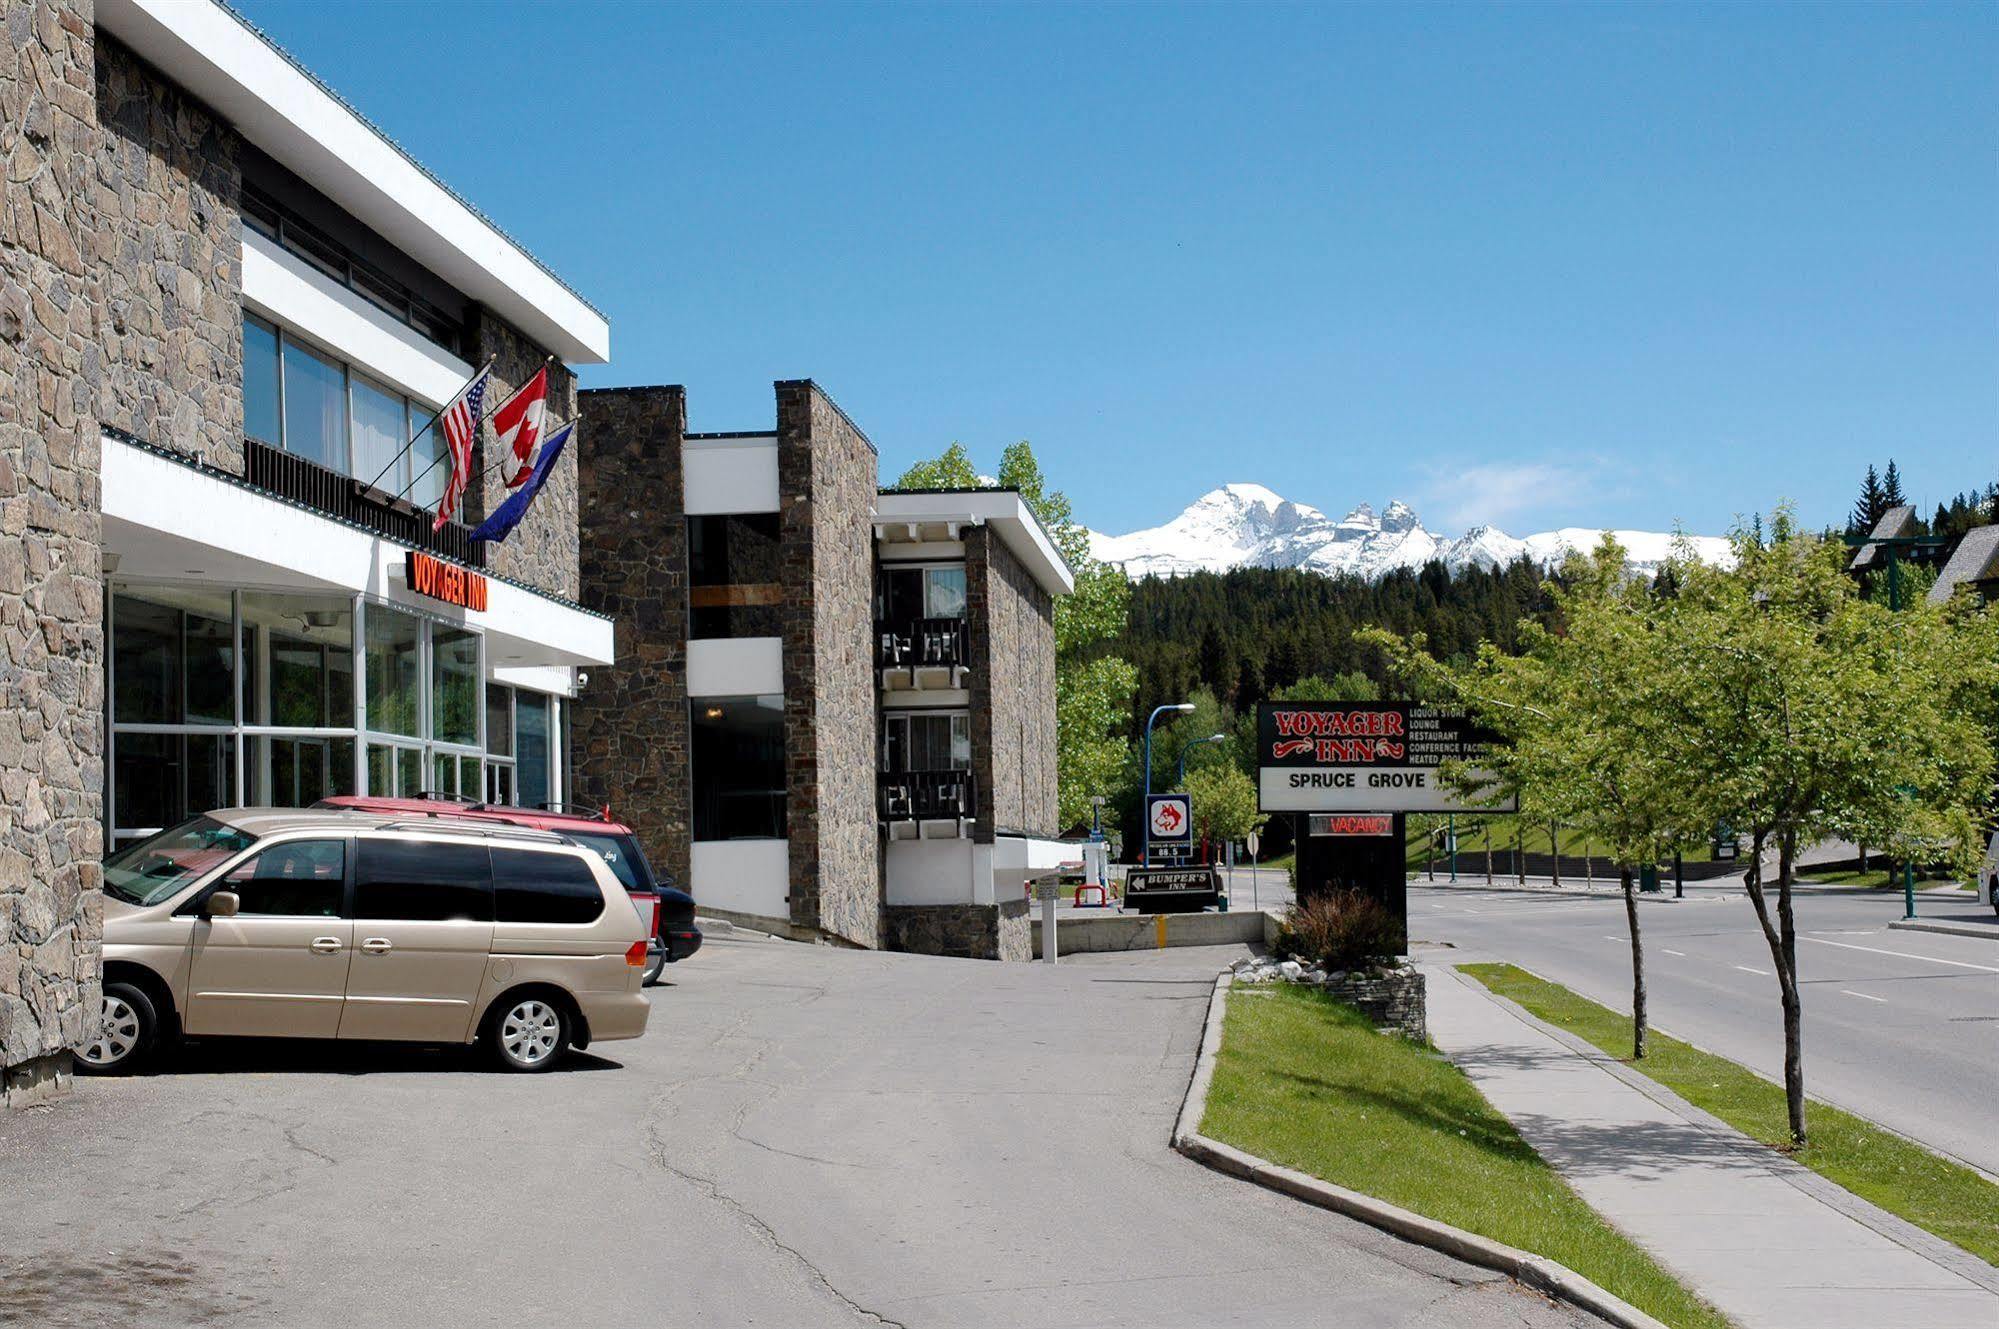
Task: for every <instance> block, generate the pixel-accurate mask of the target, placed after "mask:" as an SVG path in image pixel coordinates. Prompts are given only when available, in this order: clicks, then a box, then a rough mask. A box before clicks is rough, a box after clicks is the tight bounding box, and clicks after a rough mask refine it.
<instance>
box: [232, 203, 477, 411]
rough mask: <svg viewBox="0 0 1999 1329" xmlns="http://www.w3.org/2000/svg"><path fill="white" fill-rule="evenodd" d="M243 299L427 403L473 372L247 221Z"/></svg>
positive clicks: (444, 397) (439, 401)
mask: <svg viewBox="0 0 1999 1329" xmlns="http://www.w3.org/2000/svg"><path fill="white" fill-rule="evenodd" d="M243 303H244V304H246V305H248V306H249V307H250V308H251V309H253V310H255V311H256V312H257V313H259V314H262V315H264V316H265V317H266V318H269V319H272V320H274V321H276V322H278V323H282V324H283V325H284V326H285V328H286V329H287V330H289V331H292V332H297V333H300V334H302V335H303V338H304V339H305V340H306V341H310V342H316V343H317V344H318V345H319V346H320V347H321V348H322V349H324V350H327V351H330V352H332V353H333V354H334V355H335V356H337V357H339V358H340V359H342V360H345V361H347V362H348V363H349V364H351V365H353V366H355V367H356V368H358V369H361V370H363V371H365V372H366V373H368V374H369V375H371V376H372V377H374V378H379V379H382V380H384V381H385V382H388V383H390V384H393V385H394V386H395V387H397V388H400V389H401V390H402V391H404V392H407V393H409V394H410V395H411V396H413V397H419V398H421V399H422V400H423V401H424V402H425V403H427V404H428V405H429V406H430V407H431V409H433V410H435V409H436V408H437V407H439V406H442V405H443V404H444V403H445V402H447V401H449V400H451V396H452V394H453V393H455V392H457V391H458V389H460V388H462V387H464V386H465V380H466V379H468V378H470V377H472V366H470V365H468V364H466V363H465V362H464V361H463V360H460V359H459V358H458V357H457V356H455V355H452V354H451V353H450V352H448V351H446V350H444V348H442V347H440V346H439V345H437V343H435V342H433V341H431V340H430V339H429V338H427V337H424V336H422V335H420V334H419V333H418V332H417V331H416V330H415V329H414V328H411V327H409V326H407V325H406V324H403V323H399V322H397V321H396V320H395V319H393V318H390V317H389V316H388V315H387V314H385V313H383V312H382V311H381V310H379V309H377V308H375V306H374V305H372V304H369V303H368V302H367V301H366V300H364V299H362V298H361V297H360V296H358V295H356V294H355V293H354V292H352V291H350V290H348V289H347V288H346V287H344V286H342V285H340V284H339V283H337V282H335V281H334V280H333V279H332V278H331V277H329V276H327V275H326V274H325V273H323V272H321V271H320V270H319V269H317V268H315V267H312V266H311V265H310V264H308V263H306V261H305V260H304V259H302V258H299V257H298V256H297V255H296V254H293V253H291V252H289V251H288V250H285V249H283V248H280V247H279V245H278V243H277V242H276V241H274V240H268V239H265V238H264V237H263V236H261V235H258V234H257V233H256V232H255V231H252V230H248V229H246V230H245V231H244V232H243Z"/></svg>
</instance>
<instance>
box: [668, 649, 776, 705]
mask: <svg viewBox="0 0 1999 1329" xmlns="http://www.w3.org/2000/svg"><path fill="white" fill-rule="evenodd" d="M783 691H784V639H783V638H782V637H725V638H721V639H719V640H714V641H690V642H688V643H687V695H688V696H690V697H763V696H770V695H772V694H776V693H782V692H783Z"/></svg>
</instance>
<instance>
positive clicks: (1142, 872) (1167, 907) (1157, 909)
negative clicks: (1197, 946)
mask: <svg viewBox="0 0 1999 1329" xmlns="http://www.w3.org/2000/svg"><path fill="white" fill-rule="evenodd" d="M1220 900H1221V878H1220V877H1219V876H1218V875H1217V874H1216V872H1215V870H1214V869H1213V868H1133V869H1132V870H1131V871H1130V872H1128V873H1126V874H1125V879H1124V903H1125V908H1127V909H1135V910H1137V911H1138V912H1139V913H1141V914H1191V913H1198V912H1200V911H1201V910H1203V909H1209V908H1212V907H1214V906H1215V905H1216V904H1217V903H1219V902H1220Z"/></svg>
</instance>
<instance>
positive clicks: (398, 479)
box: [352, 374, 409, 494]
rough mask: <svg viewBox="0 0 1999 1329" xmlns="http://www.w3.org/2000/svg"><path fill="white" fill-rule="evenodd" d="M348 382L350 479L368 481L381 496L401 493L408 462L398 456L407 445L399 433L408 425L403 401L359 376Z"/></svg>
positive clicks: (405, 478) (394, 394) (398, 396)
mask: <svg viewBox="0 0 1999 1329" xmlns="http://www.w3.org/2000/svg"><path fill="white" fill-rule="evenodd" d="M352 382H353V394H354V478H355V479H357V480H361V481H365V482H371V483H373V484H374V485H375V486H376V488H378V489H381V490H382V491H383V492H385V493H390V494H397V493H401V492H402V489H403V486H404V485H406V484H408V483H409V462H408V459H407V458H405V457H404V456H403V455H402V453H403V445H404V444H405V443H407V442H409V435H407V434H405V433H404V432H403V430H404V429H405V428H406V427H407V426H408V424H409V415H408V413H407V411H406V409H405V408H404V406H403V399H402V397H401V396H400V395H398V394H396V393H393V392H390V391H388V390H387V389H385V388H381V387H377V386H376V385H375V384H373V383H371V382H369V381H368V380H367V379H365V378H362V377H361V376H360V375H359V374H355V375H354V376H353V378H352ZM378 476H379V477H380V478H379V479H378V478H377V477H378Z"/></svg>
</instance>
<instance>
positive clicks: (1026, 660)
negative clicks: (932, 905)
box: [965, 526, 1059, 843]
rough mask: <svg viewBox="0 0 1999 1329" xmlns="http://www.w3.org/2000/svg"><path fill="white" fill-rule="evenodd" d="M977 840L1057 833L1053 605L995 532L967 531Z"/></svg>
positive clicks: (966, 552) (968, 614) (979, 529)
mask: <svg viewBox="0 0 1999 1329" xmlns="http://www.w3.org/2000/svg"><path fill="white" fill-rule="evenodd" d="M965 614H966V618H967V620H968V622H967V630H968V632H969V634H970V638H971V649H972V660H973V665H972V670H971V674H970V676H969V679H968V682H969V685H970V692H971V713H972V770H973V774H974V777H975V779H976V780H977V781H978V792H979V815H978V819H977V822H976V824H975V827H974V832H973V834H974V838H976V839H978V840H979V841H980V842H981V843H991V842H992V839H993V836H994V835H995V834H998V833H1002V832H1012V833H1015V834H1022V835H1049V836H1052V835H1056V834H1058V833H1059V828H1058V827H1057V825H1056V802H1055V620H1054V600H1053V598H1052V597H1051V596H1050V595H1049V594H1048V592H1046V591H1044V590H1043V589H1042V588H1041V587H1040V586H1039V585H1038V584H1036V582H1035V581H1034V579H1033V577H1032V576H1030V575H1029V573H1028V571H1027V569H1026V568H1025V567H1023V566H1022V565H1021V562H1020V560H1019V559H1017V558H1015V557H1014V555H1013V551H1012V550H1010V549H1008V548H1007V547H1006V545H1005V543H1004V542H1002V541H1001V540H1000V539H999V538H998V537H996V536H995V535H994V534H993V533H992V530H991V528H990V527H985V526H979V527H974V528H972V529H970V530H968V531H966V532H965Z"/></svg>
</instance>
